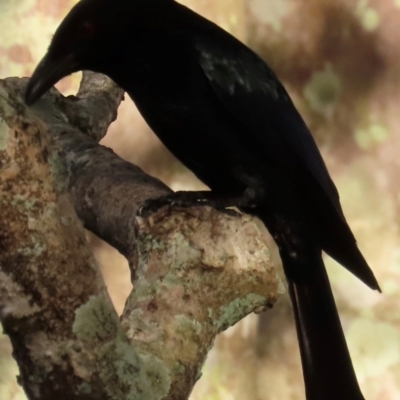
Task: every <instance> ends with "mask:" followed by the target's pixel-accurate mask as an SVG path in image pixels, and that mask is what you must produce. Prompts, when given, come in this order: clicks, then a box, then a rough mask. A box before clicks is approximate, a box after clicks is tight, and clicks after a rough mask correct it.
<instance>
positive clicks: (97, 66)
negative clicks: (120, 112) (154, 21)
mask: <svg viewBox="0 0 400 400" xmlns="http://www.w3.org/2000/svg"><path fill="white" fill-rule="evenodd" d="M173 1H174V0H81V1H79V2H78V3H77V4H76V5H75V6H74V7H73V8H72V9H71V11H70V12H69V13H68V15H67V16H66V17H65V19H64V20H63V21H62V22H61V24H60V26H59V27H58V28H57V30H56V32H55V34H54V36H53V39H52V41H51V43H50V46H49V48H48V51H47V54H46V55H45V56H44V57H43V59H42V60H41V62H40V63H39V65H38V66H37V67H36V69H35V71H34V73H33V75H32V77H31V79H30V81H29V83H28V86H27V88H26V92H25V102H26V103H27V104H28V105H31V104H33V103H34V102H35V101H37V100H38V99H39V98H40V97H41V96H42V95H43V94H44V93H45V92H46V91H47V90H49V89H50V88H51V87H52V86H53V85H54V84H56V83H57V82H58V81H59V80H60V79H62V78H64V77H65V76H67V75H70V74H72V73H74V72H77V71H80V70H91V71H95V72H102V73H107V66H109V65H110V63H111V64H112V62H113V60H115V62H118V59H119V56H120V55H121V54H119V53H122V52H123V51H124V50H125V48H126V47H125V44H126V43H132V41H133V40H135V38H133V37H127V35H129V34H130V33H134V32H135V29H136V31H140V29H143V26H144V24H145V23H146V22H147V23H148V22H149V16H151V14H152V13H154V10H156V9H157V8H158V9H160V8H162V6H163V5H165V4H167V3H172V2H173ZM159 11H161V10H159Z"/></svg>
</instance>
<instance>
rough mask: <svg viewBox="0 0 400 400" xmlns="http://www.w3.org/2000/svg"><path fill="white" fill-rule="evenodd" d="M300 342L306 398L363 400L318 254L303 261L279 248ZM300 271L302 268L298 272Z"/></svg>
mask: <svg viewBox="0 0 400 400" xmlns="http://www.w3.org/2000/svg"><path fill="white" fill-rule="evenodd" d="M281 258H282V262H283V267H284V270H285V274H286V277H287V281H288V286H289V293H290V297H291V300H292V306H293V312H294V316H295V321H296V328H297V336H298V341H299V345H300V353H301V361H302V365H303V374H304V382H305V388H306V397H307V400H339V399H340V400H364V397H363V395H362V393H361V391H360V388H359V386H358V382H357V378H356V376H355V373H354V369H353V365H352V362H351V358H350V354H349V351H348V348H347V344H346V340H345V337H344V334H343V330H342V326H341V323H340V319H339V315H338V312H337V309H336V304H335V300H334V298H333V294H332V290H331V287H330V284H329V280H328V276H327V273H326V269H325V266H324V263H323V260H322V255H321V254H314V256H313V257H312V258H310V257H308V258H307V263H308V264H309V265H308V266H307V268H306V270H307V272H306V273H304V272H305V271H304V265H302V264H303V262H304V260H303V261H300V265H299V260H298V259H297V258H295V257H293V254H292V255H290V254H288V253H287V252H286V251H285V250H281ZM302 271H303V272H302Z"/></svg>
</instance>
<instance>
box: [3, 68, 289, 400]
mask: <svg viewBox="0 0 400 400" xmlns="http://www.w3.org/2000/svg"><path fill="white" fill-rule="evenodd" d="M25 85H26V80H22V79H16V78H10V79H6V80H3V81H0V202H1V207H0V220H1V221H2V222H1V225H0V250H1V252H0V317H1V320H2V323H3V326H4V329H5V331H6V333H7V334H9V335H10V338H11V341H12V344H13V348H14V354H15V358H16V360H17V362H18V365H19V367H20V370H21V378H20V382H21V384H22V385H23V387H24V389H25V391H26V393H27V394H28V396H29V398H30V399H41V400H43V399H53V398H56V397H57V398H59V399H185V398H187V396H188V395H189V393H190V391H191V390H192V388H193V385H194V383H195V381H196V380H197V379H198V377H199V375H200V369H201V365H202V364H203V362H204V360H205V357H206V354H207V352H208V350H209V348H210V346H211V345H212V342H213V340H214V338H215V335H216V334H217V333H218V332H220V331H221V330H223V329H226V328H227V327H228V326H230V325H233V324H234V323H235V322H237V321H238V320H240V319H241V318H243V317H244V316H245V315H247V314H248V313H250V312H252V311H261V310H262V309H264V308H266V307H269V306H271V305H272V304H273V303H274V302H275V300H276V298H277V297H278V295H279V293H281V292H282V286H281V283H280V281H279V279H278V278H277V276H276V274H275V272H274V269H273V268H272V266H271V263H270V261H269V251H268V249H267V248H266V247H265V245H264V242H263V238H262V235H261V233H260V232H259V231H258V229H257V228H256V226H255V225H254V224H253V223H252V222H251V220H250V219H249V217H247V216H242V217H239V216H237V217H235V216H229V215H226V214H224V213H220V212H217V211H216V210H213V209H211V208H209V207H191V208H188V209H172V210H170V209H161V210H159V211H158V212H157V213H155V214H153V215H152V216H151V217H150V218H148V219H143V218H137V217H136V213H137V210H138V208H139V207H140V206H141V205H142V204H143V202H144V201H145V200H147V199H149V198H155V197H159V196H162V195H164V194H167V193H169V192H170V189H168V188H167V187H166V186H165V185H164V184H163V183H162V182H160V181H159V180H157V179H155V178H152V177H150V176H148V175H146V174H145V173H144V172H143V171H142V170H141V169H140V168H139V167H136V166H134V165H132V164H129V163H127V162H125V161H123V160H122V159H120V158H119V157H118V156H117V155H115V154H114V153H113V152H112V151H111V150H109V149H107V148H105V147H102V146H100V145H98V144H97V142H96V141H95V140H94V139H91V137H92V138H96V140H99V139H101V138H102V137H103V136H104V134H105V132H106V129H107V127H108V125H109V124H110V123H111V121H112V120H113V119H114V118H115V116H116V109H117V107H118V104H119V102H120V100H121V98H122V92H121V90H120V89H118V88H117V87H116V86H115V84H113V83H112V82H111V81H109V80H108V79H107V78H104V77H102V76H99V75H97V74H85V77H84V79H83V82H82V84H81V88H80V91H79V96H78V98H73V97H70V98H63V97H62V96H61V95H60V94H59V93H58V92H57V91H56V90H55V89H53V90H52V91H50V93H49V94H47V95H46V96H44V99H43V100H42V101H40V102H39V103H38V104H37V106H35V107H34V108H33V111H34V112H32V111H31V110H29V109H27V108H26V107H25V105H24V104H23V102H22V100H21V98H22V97H21V96H22V93H23V90H24V87H25ZM83 132H84V133H85V134H84V133H83ZM89 136H90V137H89ZM70 201H72V204H73V207H74V209H75V211H76V213H77V214H78V216H79V218H80V219H81V220H82V221H83V223H84V225H85V226H86V227H87V228H88V229H90V230H92V231H93V232H94V233H96V234H97V235H98V236H100V237H102V238H103V239H105V240H106V241H107V242H109V243H110V244H111V245H113V246H114V247H115V248H117V249H118V250H119V251H120V252H121V253H122V254H123V255H125V257H126V258H127V259H128V261H129V265H130V268H131V272H132V279H133V280H134V290H133V291H132V293H131V295H130V296H129V298H128V300H127V303H126V307H125V310H124V313H123V315H122V317H121V322H119V321H118V318H117V315H116V313H115V311H114V309H113V307H112V305H111V302H110V299H109V297H108V294H107V292H106V289H105V286H104V283H103V280H102V277H101V275H100V273H99V271H98V268H97V266H96V265H95V262H94V260H93V258H92V255H91V253H90V251H89V250H88V245H87V242H86V240H85V236H84V232H83V229H82V227H81V225H80V223H79V222H78V219H77V218H76V215H75V213H74V210H73V207H72V206H71V203H70Z"/></svg>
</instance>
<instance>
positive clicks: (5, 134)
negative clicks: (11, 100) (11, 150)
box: [0, 118, 10, 151]
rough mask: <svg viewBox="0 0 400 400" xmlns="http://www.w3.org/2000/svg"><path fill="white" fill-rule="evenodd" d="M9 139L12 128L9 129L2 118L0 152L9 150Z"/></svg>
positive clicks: (0, 119)
mask: <svg viewBox="0 0 400 400" xmlns="http://www.w3.org/2000/svg"><path fill="white" fill-rule="evenodd" d="M9 138H10V128H9V127H8V125H7V123H6V121H4V119H2V118H0V151H4V150H5V149H6V148H7V146H8V141H9Z"/></svg>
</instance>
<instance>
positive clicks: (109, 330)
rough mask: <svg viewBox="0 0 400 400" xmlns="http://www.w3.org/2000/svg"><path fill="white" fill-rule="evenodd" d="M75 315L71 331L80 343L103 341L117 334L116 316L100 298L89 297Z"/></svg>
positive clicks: (117, 321) (117, 323)
mask: <svg viewBox="0 0 400 400" xmlns="http://www.w3.org/2000/svg"><path fill="white" fill-rule="evenodd" d="M75 315H76V316H75V321H74V324H73V327H72V330H73V332H74V333H75V334H76V336H77V337H78V338H79V339H80V340H82V341H92V340H94V339H99V340H105V339H107V338H109V337H110V336H115V335H117V333H118V329H119V320H118V316H117V314H116V313H115V310H114V309H113V308H111V307H110V304H109V303H106V302H105V300H104V299H103V298H102V297H100V296H91V297H90V298H89V300H88V301H87V302H86V303H85V304H84V305H82V306H81V307H79V308H78V309H77V310H76V312H75Z"/></svg>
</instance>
